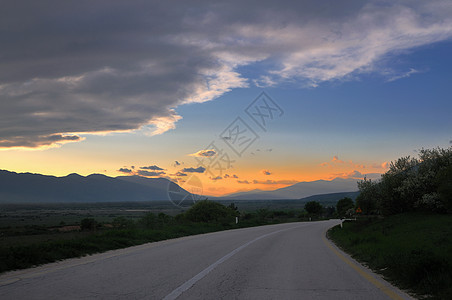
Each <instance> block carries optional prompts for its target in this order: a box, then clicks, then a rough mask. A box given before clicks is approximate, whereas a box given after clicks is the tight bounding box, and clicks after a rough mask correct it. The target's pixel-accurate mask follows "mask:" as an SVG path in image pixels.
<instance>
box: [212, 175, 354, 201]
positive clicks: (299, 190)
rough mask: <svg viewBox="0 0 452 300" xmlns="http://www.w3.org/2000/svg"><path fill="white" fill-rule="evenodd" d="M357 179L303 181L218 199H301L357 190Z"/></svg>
mask: <svg viewBox="0 0 452 300" xmlns="http://www.w3.org/2000/svg"><path fill="white" fill-rule="evenodd" d="M357 189H358V187H357V180H356V179H342V178H336V179H333V180H330V181H329V180H316V181H303V182H298V183H296V184H294V185H291V186H288V187H285V188H280V189H276V190H273V191H261V190H253V191H249V192H241V193H234V194H230V195H226V196H222V197H218V198H217V199H223V200H278V199H300V198H304V197H309V196H312V195H320V194H331V193H349V192H351V191H356V190H357Z"/></svg>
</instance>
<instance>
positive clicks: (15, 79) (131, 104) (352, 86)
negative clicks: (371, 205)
mask: <svg viewBox="0 0 452 300" xmlns="http://www.w3.org/2000/svg"><path fill="white" fill-rule="evenodd" d="M31 3H32V2H29V3H28V4H27V3H26V4H24V7H22V4H20V5H19V4H16V3H12V2H11V3H9V2H8V3H6V4H5V9H4V10H2V12H0V17H1V18H0V19H1V20H2V25H0V26H1V27H0V28H2V31H3V32H4V33H5V36H4V38H3V39H2V45H3V47H2V48H3V49H2V50H0V99H1V101H0V108H1V109H0V121H1V124H2V125H1V127H0V169H4V170H9V171H11V172H16V173H34V174H43V175H50V176H57V177H63V176H67V175H69V174H72V173H76V174H79V175H81V176H88V175H90V174H100V175H106V176H109V177H118V176H130V175H137V176H140V177H144V178H166V179H169V180H172V181H174V182H176V183H178V184H179V185H180V186H182V187H184V184H186V182H187V179H188V178H190V176H192V177H193V176H196V177H197V178H198V179H199V181H200V182H201V186H202V189H203V193H204V194H205V195H209V196H215V197H219V196H224V195H228V194H233V193H239V192H246V191H252V190H255V189H259V190H262V191H270V190H275V189H279V188H284V187H288V186H291V185H293V184H296V183H299V182H312V181H317V180H333V179H335V178H342V179H355V180H360V179H362V178H364V177H367V178H372V179H374V178H379V176H380V175H381V174H383V173H385V172H386V171H387V170H388V168H389V164H390V162H391V161H395V160H396V159H397V158H399V157H403V156H408V155H409V156H417V153H418V150H419V149H422V148H435V147H441V148H448V147H450V146H451V145H452V134H451V132H452V118H450V112H451V111H452V102H451V101H450V84H451V79H450V78H451V71H450V70H451V69H452V57H451V55H450V53H451V49H452V2H443V1H429V2H428V3H424V2H410V3H407V2H405V1H393V2H391V3H381V2H380V1H367V2H364V3H363V2H361V1H347V2H344V3H337V2H334V1H330V2H328V5H322V4H319V3H318V2H316V1H306V2H303V3H292V2H290V1H288V2H287V3H286V2H279V3H278V5H275V4H273V3H272V2H265V1H264V2H260V3H259V4H258V5H256V4H253V3H252V2H247V1H244V2H243V1H241V2H228V3H221V4H219V3H212V2H209V1H206V2H202V1H201V2H196V3H195V4H193V3H189V2H184V3H178V5H171V4H167V3H162V4H161V5H158V6H157V5H155V4H154V3H153V2H152V1H151V2H148V3H144V4H143V3H142V4H140V5H134V4H130V3H128V2H120V1H119V2H117V3H115V4H114V5H108V4H106V3H103V2H99V3H79V2H77V1H67V2H59V3H55V4H54V9H52V10H51V11H50V10H49V9H48V7H46V6H45V5H42V4H39V3H38V4H33V9H29V7H28V6H27V5H31ZM26 8H27V9H26Z"/></svg>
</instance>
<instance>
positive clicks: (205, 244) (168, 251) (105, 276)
mask: <svg viewBox="0 0 452 300" xmlns="http://www.w3.org/2000/svg"><path fill="white" fill-rule="evenodd" d="M338 223H339V221H337V220H332V221H322V222H308V223H290V224H280V225H271V226H260V227H254V228H245V229H238V230H229V231H223V232H216V233H210V234H204V235H198V236H191V237H184V238H179V239H174V240H168V241H162V242H157V243H150V244H146V245H141V246H137V247H131V248H127V249H122V250H115V251H110V252H107V253H103V254H98V255H92V256H88V257H84V258H79V259H70V260H66V261H63V262H58V263H54V264H49V265H45V266H41V267H38V268H33V269H28V270H22V271H14V272H10V273H6V274H3V275H1V276H0V299H5V300H6V299H14V300H19V299H176V298H177V299H366V300H367V299H409V298H408V296H407V295H406V294H403V293H402V292H400V291H398V290H397V289H395V288H393V287H392V286H390V285H389V284H388V283H386V282H384V281H383V280H381V279H380V278H379V277H378V276H376V275H374V274H372V273H371V272H369V271H368V270H366V269H365V268H363V267H361V266H359V265H358V264H357V263H356V262H353V261H351V260H350V258H349V257H348V256H346V255H344V254H343V253H341V252H340V251H339V250H338V249H337V248H336V247H334V246H332V245H331V243H330V242H328V241H327V240H326V239H325V231H326V230H327V229H328V228H329V227H331V226H334V225H336V224H338Z"/></svg>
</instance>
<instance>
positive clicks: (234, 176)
mask: <svg viewBox="0 0 452 300" xmlns="http://www.w3.org/2000/svg"><path fill="white" fill-rule="evenodd" d="M223 177H224V178H239V177H238V176H237V175H235V174H233V175H229V174H224V176H223Z"/></svg>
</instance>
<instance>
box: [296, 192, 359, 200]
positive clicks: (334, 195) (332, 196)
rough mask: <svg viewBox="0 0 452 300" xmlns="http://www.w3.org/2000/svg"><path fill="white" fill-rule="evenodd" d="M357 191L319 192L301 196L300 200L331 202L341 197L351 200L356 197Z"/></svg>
mask: <svg viewBox="0 0 452 300" xmlns="http://www.w3.org/2000/svg"><path fill="white" fill-rule="evenodd" d="M358 195H359V192H346V193H330V194H320V195H312V196H309V197H304V198H301V199H300V200H301V201H306V202H308V201H317V202H320V203H331V202H336V201H338V200H340V199H342V198H345V197H348V198H351V199H352V200H353V201H354V200H355V199H356V197H358Z"/></svg>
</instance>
